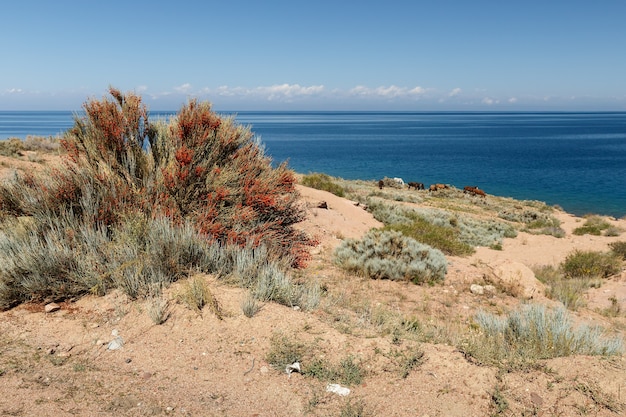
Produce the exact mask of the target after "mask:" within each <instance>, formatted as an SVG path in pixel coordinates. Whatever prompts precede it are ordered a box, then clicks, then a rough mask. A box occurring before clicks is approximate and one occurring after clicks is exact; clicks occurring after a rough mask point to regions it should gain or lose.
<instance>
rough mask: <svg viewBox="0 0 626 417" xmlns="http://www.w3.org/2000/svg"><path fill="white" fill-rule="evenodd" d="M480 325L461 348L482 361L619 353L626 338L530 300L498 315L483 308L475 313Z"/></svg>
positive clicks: (521, 362) (512, 363) (511, 362)
mask: <svg viewBox="0 0 626 417" xmlns="http://www.w3.org/2000/svg"><path fill="white" fill-rule="evenodd" d="M474 320H475V323H476V325H477V326H478V329H480V332H479V334H478V335H477V337H476V338H475V339H474V340H471V341H469V342H468V344H467V346H465V347H462V348H461V349H462V350H464V351H465V352H466V354H468V355H470V356H472V357H474V358H475V359H477V360H478V361H479V362H481V363H486V364H495V365H504V366H508V367H513V368H516V367H525V366H528V364H532V363H533V361H536V360H539V359H549V358H555V357H562V356H569V355H575V354H582V355H601V356H610V355H619V354H621V352H622V350H623V341H622V339H621V338H619V337H615V338H611V337H608V336H607V335H606V333H605V332H604V330H603V329H602V328H600V327H597V326H594V327H592V326H580V327H577V328H575V327H574V326H573V324H572V320H571V318H570V316H569V314H568V313H567V310H565V309H564V308H557V309H554V310H549V309H547V308H546V307H545V306H542V305H537V304H530V305H526V306H523V307H522V308H521V309H519V310H516V311H512V312H510V313H509V314H508V315H506V316H505V317H498V316H495V315H492V314H489V313H485V312H483V311H480V312H479V313H478V314H476V316H475V317H474Z"/></svg>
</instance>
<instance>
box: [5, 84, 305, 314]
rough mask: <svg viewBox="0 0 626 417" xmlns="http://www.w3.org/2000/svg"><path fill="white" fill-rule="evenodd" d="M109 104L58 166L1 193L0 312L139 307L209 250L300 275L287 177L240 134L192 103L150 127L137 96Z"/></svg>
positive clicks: (92, 104) (79, 123)
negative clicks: (19, 307)
mask: <svg viewBox="0 0 626 417" xmlns="http://www.w3.org/2000/svg"><path fill="white" fill-rule="evenodd" d="M110 94H111V97H112V99H109V98H103V99H102V100H91V101H88V102H87V103H86V104H85V105H84V110H85V115H84V116H82V117H78V116H77V117H76V119H75V123H74V126H73V127H72V128H71V129H70V130H69V131H68V132H67V133H66V135H65V137H64V139H63V141H62V144H63V146H64V148H65V150H66V158H65V160H64V162H63V164H62V165H61V166H59V167H56V168H54V169H51V170H49V171H47V172H45V173H44V174H43V175H35V174H27V175H24V176H17V177H16V178H14V179H13V180H12V181H11V182H8V183H6V184H3V185H1V186H0V219H2V221H3V223H2V225H1V227H0V230H2V231H3V232H2V233H1V234H0V264H1V265H2V268H1V269H0V292H1V293H2V294H0V299H1V300H2V302H1V304H2V306H3V307H7V306H10V305H12V304H15V303H17V302H21V301H24V300H27V299H29V298H35V299H38V298H45V297H53V298H63V297H64V296H68V297H69V296H74V295H76V294H80V293H84V292H86V291H96V292H100V291H101V289H102V288H107V287H109V286H112V285H116V286H121V287H122V288H124V289H125V291H127V292H128V293H129V294H130V295H132V296H139V295H142V294H143V293H146V292H147V291H148V290H147V289H146V288H147V287H150V286H151V285H152V284H154V286H156V285H157V284H156V283H163V282H165V283H167V282H169V281H172V280H175V279H178V278H179V277H181V276H184V275H185V274H186V271H188V270H189V269H190V268H202V269H207V268H208V269H211V268H214V267H216V266H215V265H210V266H207V265H205V264H204V262H205V260H206V259H205V258H206V256H205V255H206V253H207V251H209V252H211V251H213V252H215V249H214V248H219V250H224V248H227V247H240V248H243V247H246V248H254V247H261V246H263V247H264V248H266V249H267V261H266V262H269V263H274V262H275V263H276V265H278V264H279V263H280V264H285V263H287V264H289V265H291V266H296V267H298V266H303V265H304V263H305V262H306V260H307V258H308V246H310V245H312V244H314V242H313V241H312V240H311V239H310V238H309V237H307V236H306V234H304V233H303V232H302V231H300V230H298V229H296V228H295V227H294V224H296V223H298V222H300V221H301V220H303V219H304V211H303V208H302V207H301V206H300V205H299V204H298V194H297V193H296V190H295V177H294V175H293V172H292V171H290V170H289V169H287V167H286V165H284V164H283V165H280V166H278V167H276V168H274V167H272V165H271V160H270V159H269V158H268V157H266V156H265V155H264V153H263V150H262V148H261V147H260V146H259V145H258V143H257V142H256V141H255V138H254V135H253V134H252V133H251V131H250V130H249V129H248V128H246V127H242V126H240V125H238V124H236V123H235V121H234V119H232V118H225V117H220V116H218V115H217V114H216V113H214V112H213V111H212V110H211V106H210V104H208V103H200V102H197V101H194V100H192V101H190V102H188V103H187V104H185V105H184V106H183V107H182V108H181V110H180V112H179V113H178V115H177V116H176V117H175V118H173V119H172V120H171V121H170V122H169V123H166V122H164V121H160V122H157V123H151V121H150V119H149V114H148V110H147V108H146V106H145V105H143V104H142V101H141V98H140V97H139V96H137V95H135V94H132V93H130V94H122V93H120V92H119V91H117V90H115V89H113V88H111V89H110ZM25 219H26V220H25ZM202 241H204V242H205V243H206V244H201V243H199V242H202ZM24 251H28V252H29V253H31V254H32V255H27V254H24V253H23V252H24ZM33 256H35V257H39V256H44V257H45V262H40V263H39V264H37V262H35V261H34V260H33V259H31V258H32V257H33ZM231 269H232V268H231ZM211 272H212V271H211ZM159 285H161V284H159Z"/></svg>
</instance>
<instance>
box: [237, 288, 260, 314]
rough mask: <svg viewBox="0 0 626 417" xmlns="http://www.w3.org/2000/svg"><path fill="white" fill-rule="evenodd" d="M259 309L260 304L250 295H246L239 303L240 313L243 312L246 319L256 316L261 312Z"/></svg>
mask: <svg viewBox="0 0 626 417" xmlns="http://www.w3.org/2000/svg"><path fill="white" fill-rule="evenodd" d="M261 308H262V305H261V303H260V302H259V300H257V299H256V298H255V297H254V295H253V294H251V293H248V294H247V295H246V297H245V298H244V299H243V300H242V301H241V311H243V314H244V316H246V317H248V318H252V317H254V316H256V314H257V313H258V312H259V311H261Z"/></svg>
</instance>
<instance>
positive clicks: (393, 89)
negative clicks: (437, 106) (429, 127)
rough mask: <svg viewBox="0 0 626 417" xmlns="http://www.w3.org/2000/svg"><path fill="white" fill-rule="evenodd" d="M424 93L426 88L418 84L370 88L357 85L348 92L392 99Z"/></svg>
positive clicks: (362, 95)
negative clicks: (414, 85)
mask: <svg viewBox="0 0 626 417" xmlns="http://www.w3.org/2000/svg"><path fill="white" fill-rule="evenodd" d="M425 93H426V89H425V88H423V87H420V86H417V87H413V88H407V87H398V86H396V85H390V86H388V87H386V86H380V87H376V88H370V87H366V86H363V85H358V86H356V87H354V88H352V89H351V90H349V94H350V95H352V96H361V97H380V98H386V99H394V98H411V97H417V96H421V95H423V94H425Z"/></svg>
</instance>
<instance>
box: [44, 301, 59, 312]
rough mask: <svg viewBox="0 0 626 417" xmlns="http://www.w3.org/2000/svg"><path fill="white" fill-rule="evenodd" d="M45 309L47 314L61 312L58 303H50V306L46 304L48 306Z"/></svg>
mask: <svg viewBox="0 0 626 417" xmlns="http://www.w3.org/2000/svg"><path fill="white" fill-rule="evenodd" d="M43 309H44V311H45V312H46V313H53V312H55V311H57V310H60V309H61V306H60V305H58V304H57V303H49V304H46V306H45V307H44V308H43Z"/></svg>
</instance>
